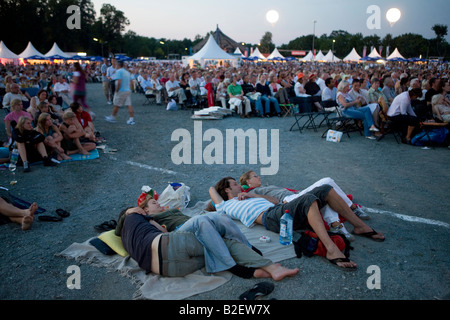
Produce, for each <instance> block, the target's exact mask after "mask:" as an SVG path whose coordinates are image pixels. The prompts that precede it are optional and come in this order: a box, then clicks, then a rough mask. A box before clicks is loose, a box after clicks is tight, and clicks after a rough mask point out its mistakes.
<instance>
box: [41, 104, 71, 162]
mask: <svg viewBox="0 0 450 320" xmlns="http://www.w3.org/2000/svg"><path fill="white" fill-rule="evenodd" d="M36 131H37V132H39V133H40V134H42V135H43V136H44V137H45V140H44V145H45V146H46V149H47V151H48V154H56V155H57V158H56V159H57V160H59V161H61V160H70V159H71V158H70V157H69V156H68V155H66V153H65V152H64V149H63V148H62V147H61V141H62V140H63V136H62V134H61V131H59V128H58V126H57V125H55V124H54V123H53V121H52V118H51V116H50V114H48V113H41V114H40V115H39V118H38V121H37V126H36Z"/></svg>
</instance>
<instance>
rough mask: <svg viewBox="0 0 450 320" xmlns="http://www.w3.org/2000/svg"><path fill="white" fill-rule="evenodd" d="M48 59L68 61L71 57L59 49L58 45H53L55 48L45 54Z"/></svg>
mask: <svg viewBox="0 0 450 320" xmlns="http://www.w3.org/2000/svg"><path fill="white" fill-rule="evenodd" d="M45 57H46V58H50V59H67V58H70V56H69V55H67V54H66V53H64V52H63V51H62V50H61V49H60V48H59V47H58V45H57V44H56V42H55V43H53V47H52V48H51V49H50V51H49V52H47V53H46V54H45Z"/></svg>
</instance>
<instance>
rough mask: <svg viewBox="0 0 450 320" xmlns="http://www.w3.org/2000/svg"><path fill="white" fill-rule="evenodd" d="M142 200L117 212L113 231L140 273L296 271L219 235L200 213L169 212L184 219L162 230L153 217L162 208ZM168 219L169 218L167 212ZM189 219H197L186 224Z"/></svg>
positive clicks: (276, 273) (278, 276)
mask: <svg viewBox="0 0 450 320" xmlns="http://www.w3.org/2000/svg"><path fill="white" fill-rule="evenodd" d="M144 202H146V203H145V204H141V207H137V208H129V209H127V210H123V211H122V212H121V213H120V215H119V219H118V226H117V228H116V235H119V236H120V237H121V238H122V242H123V246H124V248H125V250H126V251H127V252H128V253H129V254H130V256H131V257H132V258H133V259H134V260H136V261H137V262H138V264H139V266H140V267H141V268H142V269H144V270H145V271H146V272H153V273H155V274H160V275H162V276H167V277H182V276H185V275H187V274H190V273H192V272H194V271H196V270H199V269H201V268H203V267H206V271H207V272H208V273H216V272H220V271H225V270H229V271H231V272H233V273H234V274H236V275H239V276H242V277H246V278H249V277H252V276H255V277H271V278H273V279H274V280H281V279H283V278H284V277H286V276H294V275H295V274H297V273H298V269H287V268H284V267H282V266H281V265H279V264H273V263H272V262H271V261H270V260H268V259H264V258H263V257H261V256H260V255H259V254H258V253H256V252H255V251H254V250H252V249H251V248H250V247H249V246H248V245H247V244H244V243H242V242H240V241H236V240H233V239H222V237H221V235H220V234H219V232H218V231H217V230H216V228H217V227H218V226H215V225H214V223H212V222H211V221H210V220H209V218H208V217H205V216H199V218H191V219H189V217H186V218H184V219H183V217H180V216H179V215H177V213H176V212H174V214H175V216H174V217H173V218H174V220H172V221H173V222H175V220H176V221H180V218H181V219H182V220H185V221H186V222H185V223H184V224H186V227H185V229H183V226H184V224H183V226H182V227H181V228H180V229H179V230H177V231H172V232H167V230H166V229H165V228H163V227H162V226H161V225H160V224H159V223H157V222H156V221H155V219H154V216H155V215H161V214H162V213H163V210H164V209H163V208H162V207H161V206H160V205H159V203H158V202H157V201H156V200H155V199H152V198H149V199H146V200H145V201H144ZM142 207H144V208H142ZM168 218H169V220H170V213H169V217H168ZM192 219H195V220H197V221H196V222H197V223H190V220H192ZM165 221H167V216H166V219H165ZM193 221H194V220H193ZM169 222H170V221H169ZM219 229H220V227H219ZM183 230H190V231H188V232H187V231H183ZM227 231H228V230H227ZM242 236H243V235H242ZM214 238H216V239H214ZM226 243H228V245H226ZM228 248H229V249H228ZM242 265H244V266H245V267H243V266H242ZM246 267H248V268H249V270H246Z"/></svg>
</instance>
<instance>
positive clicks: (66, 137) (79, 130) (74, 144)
mask: <svg viewBox="0 0 450 320" xmlns="http://www.w3.org/2000/svg"><path fill="white" fill-rule="evenodd" d="M63 121H64V122H63V123H62V124H61V125H60V126H59V130H60V131H61V133H62V135H63V140H62V141H61V147H62V148H63V149H64V152H65V153H66V154H67V155H69V156H70V155H72V154H76V153H80V154H84V155H89V154H90V153H89V151H92V150H94V149H95V148H97V145H96V144H95V143H94V142H82V141H81V140H80V139H81V138H84V137H85V136H86V132H85V131H84V130H83V127H82V126H81V124H80V122H79V121H78V119H77V116H76V115H75V113H73V112H72V110H67V111H66V112H64V115H63Z"/></svg>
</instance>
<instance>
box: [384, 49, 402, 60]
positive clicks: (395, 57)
mask: <svg viewBox="0 0 450 320" xmlns="http://www.w3.org/2000/svg"><path fill="white" fill-rule="evenodd" d="M392 59H397V60H399V59H403V60H406V59H405V58H404V57H403V56H402V55H401V54H400V52H399V51H398V49H397V48H395V50H394V52H392V54H391V55H390V56H389V57H387V60H392Z"/></svg>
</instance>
